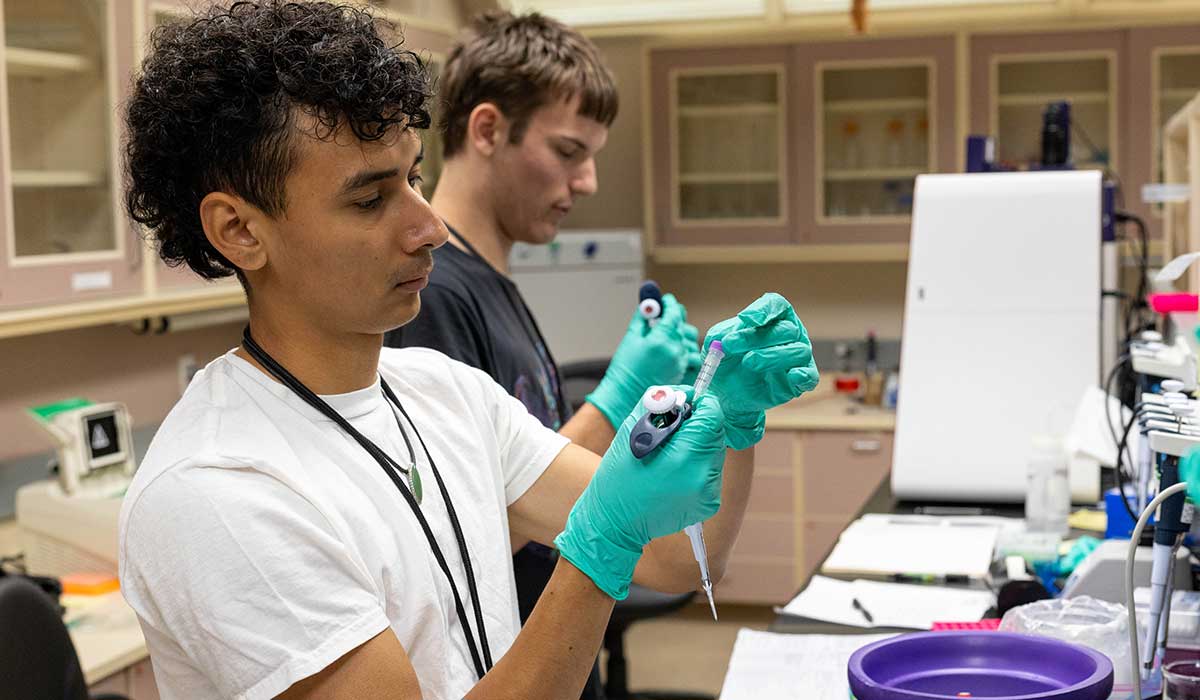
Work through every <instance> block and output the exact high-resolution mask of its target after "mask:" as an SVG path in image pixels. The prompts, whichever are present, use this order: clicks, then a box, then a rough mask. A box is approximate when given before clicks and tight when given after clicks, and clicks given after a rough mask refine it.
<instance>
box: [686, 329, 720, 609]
mask: <svg viewBox="0 0 1200 700" xmlns="http://www.w3.org/2000/svg"><path fill="white" fill-rule="evenodd" d="M723 357H725V351H724V350H723V349H722V347H721V341H719V340H714V341H712V343H711V344H710V345H709V346H708V354H706V355H705V356H704V362H703V363H701V365H700V372H699V374H697V375H696V383H695V384H694V385H693V391H692V403H693V404H695V403H696V402H697V401H699V399H700V395H701V394H703V393H704V392H705V391H707V390H708V385H709V384H710V383H711V382H712V379H713V375H715V374H716V373H717V365H720V364H721V359H722V358H723ZM683 531H684V532H685V533H687V536H688V539H689V540H691V542H692V554H693V555H694V556H695V557H696V563H697V564H699V565H700V584H701V585H702V586H703V587H704V595H706V596H708V607H709V609H710V610H712V616H713V619H714V620H716V619H717V605H716V603H714V602H713V594H712V579H711V578H710V577H709V575H708V548H707V547H706V546H705V545H704V529H703V528H702V527H701V526H700V523H696V524H695V525H688V526H687V527H685V528H684V529H683Z"/></svg>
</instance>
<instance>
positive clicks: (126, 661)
mask: <svg viewBox="0 0 1200 700" xmlns="http://www.w3.org/2000/svg"><path fill="white" fill-rule="evenodd" d="M19 535H20V531H19V529H18V528H17V521H16V520H15V519H11V518H10V519H3V520H0V556H11V555H13V554H16V553H17V552H19V551H20V550H21V545H20V539H19ZM68 621H69V622H70V625H69V627H68V631H69V632H70V634H71V642H72V643H73V644H74V645H75V653H76V654H78V655H79V665H80V667H82V669H83V676H84V680H85V681H86V682H87V683H88V685H91V684H93V683H96V682H98V681H101V680H103V679H105V678H107V677H109V676H111V675H112V674H114V673H117V672H118V671H120V670H122V669H124V668H126V667H128V666H132V665H133V664H136V663H137V662H139V661H141V660H142V659H145V658H146V657H147V655H148V653H147V651H146V642H145V640H144V638H143V637H142V629H141V626H140V625H138V621H137V616H136V615H135V614H134V612H133V609H132V608H130V607H129V606H128V605H127V604H126V603H125V599H124V598H122V597H121V594H120V593H119V592H116V593H109V594H107V595H103V596H98V597H97V598H95V600H94V602H93V603H92V604H90V605H87V606H86V607H85V609H84V610H80V611H78V612H72V613H69V614H68Z"/></svg>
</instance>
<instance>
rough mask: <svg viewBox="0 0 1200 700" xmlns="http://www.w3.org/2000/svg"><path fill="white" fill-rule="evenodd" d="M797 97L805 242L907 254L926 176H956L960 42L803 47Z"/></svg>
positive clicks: (932, 39)
mask: <svg viewBox="0 0 1200 700" xmlns="http://www.w3.org/2000/svg"><path fill="white" fill-rule="evenodd" d="M792 90H793V91H794V92H795V93H796V94H797V95H798V100H799V101H798V109H797V110H796V113H795V117H794V122H793V123H794V124H795V126H796V132H797V133H798V134H804V135H805V137H804V138H797V139H796V140H795V142H794V143H793V145H792V151H791V156H792V159H793V160H794V161H795V162H797V163H799V164H801V168H800V171H799V172H800V174H801V176H800V179H799V181H798V183H797V186H796V188H795V190H794V192H793V197H794V198H795V202H796V211H797V212H798V214H797V217H798V229H799V230H798V232H797V233H798V238H799V240H800V241H802V242H804V243H816V244H833V245H849V244H859V245H865V246H867V247H868V248H872V249H877V248H879V247H880V246H883V247H884V248H885V249H886V250H890V251H891V254H892V255H893V256H897V255H899V256H902V253H903V250H902V248H900V247H899V246H902V245H903V244H905V243H907V242H908V239H909V228H910V217H911V215H912V207H913V191H914V186H915V181H916V178H917V176H918V175H921V174H924V173H937V172H952V171H954V170H955V169H956V162H955V161H956V154H957V149H956V148H955V143H956V141H957V136H956V124H955V103H956V100H957V98H956V85H955V40H954V38H953V37H949V36H928V37H921V38H917V39H872V40H861V39H853V40H845V41H833V42H825V43H819V44H803V45H798V46H797V47H796V50H795V54H794V59H793V71H792ZM897 251H899V252H897ZM891 259H894V257H893V258H891Z"/></svg>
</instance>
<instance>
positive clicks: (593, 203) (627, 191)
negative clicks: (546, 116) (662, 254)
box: [563, 37, 666, 229]
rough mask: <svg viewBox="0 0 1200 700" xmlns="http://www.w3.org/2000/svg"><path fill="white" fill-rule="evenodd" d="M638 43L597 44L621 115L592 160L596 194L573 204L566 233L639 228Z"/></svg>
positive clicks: (630, 40) (603, 41) (609, 41)
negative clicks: (597, 185) (613, 84)
mask: <svg viewBox="0 0 1200 700" xmlns="http://www.w3.org/2000/svg"><path fill="white" fill-rule="evenodd" d="M642 44H643V41H642V39H640V38H637V37H629V38H620V39H598V40H596V46H597V47H599V49H600V51H601V52H602V53H603V54H604V60H605V62H606V63H607V64H608V67H609V69H610V70H611V71H612V72H613V77H614V78H615V79H616V81H617V90H618V91H619V94H620V100H621V106H620V113H619V114H618V115H617V120H616V121H615V122H613V125H612V128H611V129H609V132H608V144H607V145H606V146H605V147H604V150H602V151H600V154H599V155H598V156H597V157H596V172H597V176H598V177H599V181H600V189H599V190H598V191H597V192H596V194H594V195H592V196H591V197H584V198H583V199H581V200H579V201H578V202H577V203H576V204H575V208H574V209H572V210H571V215H570V217H569V218H567V220H566V221H565V222H564V224H563V225H564V226H566V227H568V228H591V229H595V228H641V227H642V214H643V206H644V203H643V201H642V146H643V144H642ZM665 165H666V164H664V166H665Z"/></svg>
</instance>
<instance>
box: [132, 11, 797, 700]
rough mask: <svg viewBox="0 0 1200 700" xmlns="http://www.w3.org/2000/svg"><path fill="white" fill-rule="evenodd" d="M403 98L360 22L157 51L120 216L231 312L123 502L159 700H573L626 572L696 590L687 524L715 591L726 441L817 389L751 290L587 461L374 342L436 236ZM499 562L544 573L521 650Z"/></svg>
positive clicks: (220, 29)
mask: <svg viewBox="0 0 1200 700" xmlns="http://www.w3.org/2000/svg"><path fill="white" fill-rule="evenodd" d="M428 95H429V84H428V79H427V77H426V73H425V70H424V68H423V66H422V65H421V62H420V60H419V58H418V57H416V56H415V55H413V54H412V53H410V52H407V51H404V50H401V49H400V48H398V39H397V38H395V34H394V33H393V32H392V30H391V28H390V27H388V26H387V25H386V24H385V23H382V22H380V21H378V20H376V19H374V18H373V17H372V16H371V15H370V14H369V13H368V12H366V11H364V10H363V9H362V8H361V7H360V6H353V5H335V4H330V3H325V2H311V3H309V2H294V3H293V2H282V1H281V0H263V1H262V2H239V3H235V4H233V5H230V6H215V7H212V8H209V9H207V10H205V11H203V12H202V13H201V14H200V15H199V16H197V17H196V18H195V19H192V20H189V21H183V22H179V23H174V24H170V25H166V26H165V27H164V28H162V29H160V30H158V31H157V32H156V34H155V35H154V36H153V38H152V41H151V51H150V53H149V55H148V57H147V59H146V61H145V63H144V64H143V66H142V71H141V74H140V75H139V76H138V77H137V79H136V81H135V85H134V89H133V94H132V97H131V98H130V102H129V105H128V108H127V110H128V111H127V117H126V126H127V132H128V133H127V142H126V145H125V157H126V176H127V179H128V182H127V198H126V200H127V208H128V210H129V213H130V215H131V216H132V217H133V218H134V219H135V220H137V221H139V222H140V223H142V224H143V225H145V226H147V227H148V228H149V229H150V231H151V233H152V235H153V236H154V238H155V240H156V241H157V242H158V245H159V247H160V254H161V256H162V257H163V258H164V259H165V260H166V261H168V262H173V263H176V264H186V265H188V266H189V267H191V268H192V269H193V270H195V271H196V272H197V273H198V274H201V275H203V276H205V277H210V278H211V277H220V276H225V275H230V274H237V275H238V276H239V277H240V278H241V279H242V281H243V283H244V284H245V286H246V288H247V289H248V292H249V312H250V324H249V326H248V327H247V329H246V331H245V333H244V335H243V342H242V344H241V345H240V346H239V347H238V348H235V349H234V350H231V351H230V352H229V353H227V354H225V355H224V356H222V357H220V358H218V359H216V360H214V361H213V362H212V363H210V364H209V365H208V366H207V367H205V369H204V370H203V371H202V372H201V373H199V374H198V375H197V376H196V378H195V379H194V380H193V382H192V383H191V384H190V385H189V387H188V389H187V391H186V392H185V394H184V396H183V397H182V398H181V399H180V401H179V403H178V404H177V405H176V406H175V407H174V408H173V409H172V411H171V412H170V414H169V415H168V416H167V418H166V420H165V421H164V422H163V424H162V426H161V427H160V428H159V431H158V433H157V434H156V436H155V438H154V441H153V443H152V445H151V447H150V450H149V451H148V453H147V455H146V457H145V459H144V460H143V462H142V464H141V465H140V468H139V470H138V472H137V474H136V475H135V477H134V480H133V483H132V484H131V486H130V488H129V490H128V493H127V495H126V497H125V501H124V504H123V508H122V513H121V523H120V529H119V534H118V538H119V539H118V552H119V559H120V574H121V582H122V592H123V594H124V595H125V597H126V599H127V600H128V602H129V604H130V605H131V606H132V607H133V609H134V611H135V612H136V614H137V616H138V619H139V622H140V623H141V627H142V630H143V632H144V634H145V637H146V642H147V645H148V647H149V649H150V654H151V659H152V662H153V666H154V673H155V680H156V682H157V684H158V687H159V690H160V693H161V695H162V697H163V698H164V699H165V700H175V699H180V698H186V699H187V700H208V699H210V698H247V699H251V700H254V699H257V698H271V697H282V698H322V699H325V698H330V699H333V700H341V699H349V698H355V699H358V698H406V699H408V698H436V699H449V698H463V697H469V698H522V699H530V700H539V699H547V700H548V699H550V698H570V697H573V696H576V695H578V693H579V692H580V689H581V688H582V686H583V683H584V680H585V678H586V677H587V673H588V670H589V669H590V667H591V665H592V662H593V660H594V658H595V655H596V651H597V649H598V647H599V644H600V640H601V635H602V634H603V630H604V627H605V624H606V622H607V620H608V616H609V615H610V613H611V610H612V605H613V601H614V600H615V599H620V598H622V597H624V596H625V595H626V593H627V591H628V586H629V585H630V583H631V582H632V581H633V580H637V581H639V582H641V583H644V584H646V585H650V586H652V587H655V588H660V589H664V590H688V589H691V588H692V587H694V585H695V582H694V577H695V564H694V562H693V561H692V556H691V551H690V547H689V544H688V542H687V539H686V537H684V536H682V535H681V534H680V531H681V530H682V529H683V527H684V526H686V525H688V524H690V523H695V522H700V521H706V522H707V523H711V524H713V529H712V533H713V537H711V538H710V539H709V545H710V553H711V554H712V555H713V559H714V561H713V569H714V573H715V574H716V576H718V577H719V575H720V572H721V571H722V568H723V566H724V561H725V557H726V556H727V554H728V551H729V548H730V546H731V545H732V538H733V537H734V536H736V531H737V523H738V522H740V520H741V517H742V513H743V508H744V503H741V504H739V503H732V504H730V503H727V504H725V505H723V506H722V504H721V480H722V469H723V463H724V461H725V449H726V448H727V447H734V448H739V449H745V448H748V447H749V446H750V445H752V444H753V442H754V441H756V440H757V439H758V438H759V437H761V426H762V413H763V411H764V410H765V408H767V407H769V406H770V405H773V403H778V402H779V401H782V400H786V397H790V396H794V395H796V394H798V393H799V392H800V391H803V390H806V389H807V388H809V387H810V386H811V384H813V383H815V380H816V370H815V367H812V362H811V348H810V346H809V343H808V339H807V335H806V333H805V332H804V329H803V326H802V324H800V322H799V320H798V319H797V318H796V316H795V313H794V311H793V310H792V308H791V306H790V305H788V304H787V303H786V302H785V301H783V300H782V298H780V297H777V296H770V295H768V296H767V297H764V298H763V299H761V300H759V301H758V302H755V304H753V305H752V306H751V307H750V308H748V309H747V310H746V311H745V312H743V314H742V315H740V316H739V317H738V318H735V319H730V320H728V321H726V322H723V323H722V324H719V325H718V326H716V327H714V328H713V329H712V331H711V332H710V337H711V338H716V339H721V340H722V341H723V342H724V343H725V348H726V351H727V357H728V359H727V360H726V363H725V364H724V365H723V368H722V370H721V371H720V372H719V373H718V374H717V376H716V378H715V379H714V382H713V385H712V388H711V390H710V392H709V393H708V394H706V395H705V396H703V397H701V398H700V399H699V400H698V401H695V402H694V403H695V407H694V412H693V413H692V415H691V417H689V418H688V419H687V420H685V421H683V422H682V424H681V426H680V427H679V429H678V430H677V432H675V434H674V435H673V436H672V437H671V439H670V440H668V441H667V442H665V443H664V444H663V445H661V446H660V447H658V448H657V449H655V450H654V451H653V452H651V453H650V454H649V455H648V456H646V457H645V458H644V459H640V460H639V459H637V458H635V457H634V456H633V454H632V452H631V447H630V434H631V430H632V428H633V425H634V422H635V420H636V418H637V417H638V415H639V413H640V411H637V410H635V411H634V413H633V414H631V415H630V416H629V417H628V418H627V419H625V421H624V422H623V424H622V426H621V428H620V431H619V432H618V433H617V437H616V439H615V440H614V441H613V444H612V447H611V448H610V449H609V450H608V451H607V452H606V454H605V455H604V457H603V458H601V457H599V456H597V455H596V454H594V453H592V452H590V451H588V450H586V449H584V448H582V447H579V446H577V445H572V444H569V443H568V441H567V440H566V439H565V438H564V437H562V436H560V435H558V434H556V433H554V432H552V431H550V430H548V429H546V428H545V427H544V426H542V425H541V424H540V423H538V421H537V420H536V419H534V418H533V417H531V416H530V415H529V413H528V412H527V410H526V409H525V407H524V406H523V405H522V404H521V403H520V402H518V401H516V400H515V399H513V398H511V397H510V396H508V395H507V393H506V392H505V391H504V390H503V389H502V388H501V387H500V386H499V385H497V384H496V383H495V382H494V381H493V380H492V379H491V378H489V377H488V376H487V375H486V374H484V373H482V372H480V371H478V370H475V369H472V368H470V367H468V366H466V365H464V364H462V363H459V362H456V361H454V360H452V359H450V358H448V357H446V356H445V355H443V354H441V353H438V352H435V351H432V350H422V349H408V350H391V349H386V350H385V349H383V348H382V344H383V335H384V333H385V332H386V331H388V330H391V329H393V328H396V327H398V326H400V325H403V324H404V323H407V322H408V321H410V320H412V318H413V317H414V316H415V315H416V314H417V312H418V310H419V308H420V303H421V302H420V292H421V289H422V288H423V287H424V286H425V284H426V281H427V279H428V276H429V273H430V269H431V264H432V251H433V250H434V249H435V248H437V247H438V246H440V245H442V244H443V243H444V242H445V240H446V237H447V233H446V231H445V229H444V227H443V225H442V223H441V221H440V220H439V219H438V217H436V216H435V215H434V213H433V211H432V210H431V209H430V208H429V206H428V204H426V203H425V201H424V199H423V198H422V196H421V193H420V161H421V147H420V140H419V138H418V134H417V130H419V129H421V128H424V127H425V126H426V125H427V124H428V121H429V117H428V113H427V111H426V108H425V102H426V99H427V98H428ZM725 404H728V406H730V409H729V410H723V408H722V406H723V405H725ZM706 527H707V525H706ZM512 540H532V541H537V542H542V543H545V544H549V543H551V542H553V543H554V545H555V546H556V547H557V548H558V549H559V551H560V552H561V553H562V558H561V559H560V560H559V563H558V565H557V567H556V569H555V573H554V577H553V579H552V580H551V582H550V585H549V587H548V588H547V591H546V594H545V595H544V596H543V597H542V599H541V601H540V602H539V603H538V605H537V608H536V610H535V611H534V614H533V615H532V617H531V618H530V619H529V621H528V623H527V624H526V625H525V626H524V627H523V628H519V625H518V621H517V610H516V593H515V590H514V583H513V573H512V564H511V558H510V554H511V549H510V541H512Z"/></svg>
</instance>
